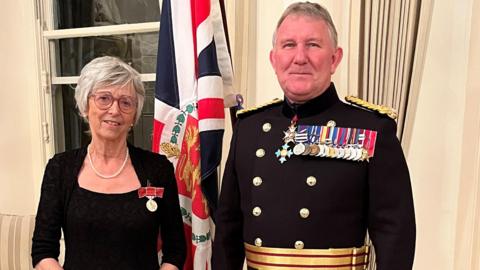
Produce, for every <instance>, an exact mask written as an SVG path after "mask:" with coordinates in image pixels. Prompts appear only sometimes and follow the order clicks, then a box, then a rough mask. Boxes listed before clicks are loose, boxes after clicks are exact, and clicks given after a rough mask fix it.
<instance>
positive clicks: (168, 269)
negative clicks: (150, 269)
mask: <svg viewBox="0 0 480 270" xmlns="http://www.w3.org/2000/svg"><path fill="white" fill-rule="evenodd" d="M160 270H179V269H178V267H176V266H175V265H173V264H170V263H163V264H162V266H161V267H160Z"/></svg>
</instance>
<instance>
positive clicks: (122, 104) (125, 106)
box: [90, 92, 137, 114]
mask: <svg viewBox="0 0 480 270" xmlns="http://www.w3.org/2000/svg"><path fill="white" fill-rule="evenodd" d="M90 96H91V97H93V101H94V102H95V105H96V106H97V108H99V109H100V110H108V109H110V107H112V105H113V102H114V101H115V100H116V101H117V103H118V108H120V111H122V112H123V113H127V114H130V113H132V112H134V111H135V110H136V109H137V101H136V100H135V99H134V98H132V97H130V96H120V97H118V98H115V97H113V95H112V94H110V93H108V92H107V93H97V94H92V95H90Z"/></svg>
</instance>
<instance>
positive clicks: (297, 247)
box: [295, 241, 305, 249]
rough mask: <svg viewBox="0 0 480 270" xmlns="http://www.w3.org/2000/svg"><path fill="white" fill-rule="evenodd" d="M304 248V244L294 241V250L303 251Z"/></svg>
mask: <svg viewBox="0 0 480 270" xmlns="http://www.w3.org/2000/svg"><path fill="white" fill-rule="evenodd" d="M304 246H305V244H303V242H302V241H296V242H295V248H296V249H303V247H304Z"/></svg>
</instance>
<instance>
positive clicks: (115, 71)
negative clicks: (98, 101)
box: [75, 56, 145, 123]
mask: <svg viewBox="0 0 480 270" xmlns="http://www.w3.org/2000/svg"><path fill="white" fill-rule="evenodd" d="M113 85H115V86H120V87H124V86H127V85H132V86H133V88H134V89H135V93H136V94H137V112H136V115H135V123H137V122H138V119H139V118H140V115H141V114H142V108H143V102H144V101H145V88H144V87H143V83H142V79H141V78H140V74H139V73H138V72H137V71H136V70H135V69H134V68H132V67H131V66H130V65H128V64H126V63H125V62H123V61H122V60H120V59H118V58H116V57H111V56H103V57H98V58H95V59H93V60H92V61H90V62H89V63H88V64H86V65H85V66H84V67H83V69H82V72H81V73H80V78H79V79H78V83H77V87H76V88H75V101H76V102H77V107H78V111H79V112H80V116H82V117H83V118H84V119H85V120H87V110H88V98H89V97H90V95H91V94H94V93H95V91H96V90H97V89H99V88H103V87H108V86H113Z"/></svg>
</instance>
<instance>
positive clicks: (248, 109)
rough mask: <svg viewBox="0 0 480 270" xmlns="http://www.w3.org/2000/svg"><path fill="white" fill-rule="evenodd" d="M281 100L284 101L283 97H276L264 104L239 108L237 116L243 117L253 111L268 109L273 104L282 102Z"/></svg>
mask: <svg viewBox="0 0 480 270" xmlns="http://www.w3.org/2000/svg"><path fill="white" fill-rule="evenodd" d="M281 102H283V100H282V99H279V98H276V99H274V100H272V101H269V102H267V103H265V104H262V105H259V106H256V107H252V108H247V109H243V110H239V111H237V117H243V116H246V115H249V114H250V113H252V112H255V111H258V110H260V109H266V108H268V107H270V106H272V105H275V104H278V103H281Z"/></svg>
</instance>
